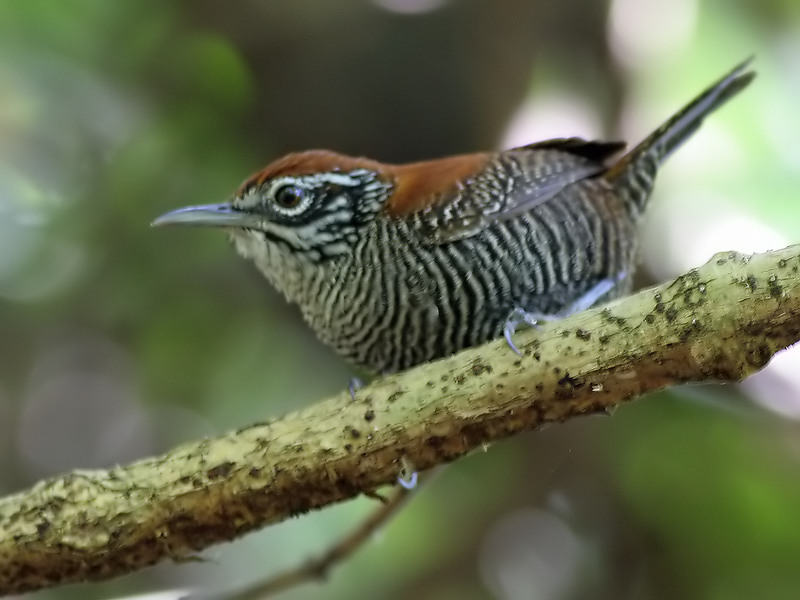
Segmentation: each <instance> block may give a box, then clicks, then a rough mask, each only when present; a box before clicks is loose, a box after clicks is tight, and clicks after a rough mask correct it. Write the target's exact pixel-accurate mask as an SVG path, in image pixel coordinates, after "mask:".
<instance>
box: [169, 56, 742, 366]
mask: <svg viewBox="0 0 800 600" xmlns="http://www.w3.org/2000/svg"><path fill="white" fill-rule="evenodd" d="M748 62H749V61H748ZM754 75H755V74H754V72H753V71H749V70H747V62H745V63H743V64H741V65H739V66H737V67H736V68H735V69H734V70H733V71H731V72H730V73H729V74H727V75H726V76H725V77H723V78H722V79H721V80H719V81H718V82H717V83H715V84H714V85H712V86H711V87H710V88H708V89H707V90H706V91H704V92H703V93H702V94H700V96H698V97H697V98H696V99H695V100H693V101H692V102H691V103H689V104H688V105H687V106H686V107H685V108H684V109H683V110H681V111H680V112H678V113H677V114H676V115H675V116H673V117H672V118H671V119H669V120H668V121H667V122H666V123H665V124H664V125H662V126H661V127H659V128H658V129H656V130H655V131H654V132H653V133H651V134H650V135H649V136H648V137H647V138H646V139H645V140H644V141H643V142H641V143H640V144H639V145H638V146H636V147H635V148H633V149H632V150H631V151H629V152H628V153H627V154H624V155H623V156H621V157H620V158H618V159H616V160H614V156H615V155H617V154H619V153H620V152H621V151H622V149H623V148H624V146H625V144H624V143H622V142H601V141H585V140H583V139H580V138H574V137H573V138H564V139H552V140H547V141H543V142H538V143H534V144H530V145H528V146H522V147H520V148H513V149H511V150H504V151H501V152H494V153H488V152H487V153H474V154H464V155H461V156H453V157H448V158H441V159H437V160H430V161H425V162H416V163H410V164H403V165H391V164H384V163H380V162H377V161H374V160H370V159H366V158H353V157H350V156H344V155H342V154H337V153H335V152H330V151H326V150H311V151H307V152H299V153H295V154H289V155H287V156H284V157H283V158H280V159H278V160H276V161H275V162H273V163H271V164H269V165H267V167H265V168H264V169H262V170H261V171H258V172H257V173H255V174H254V175H253V176H251V177H250V178H249V179H247V180H246V181H245V182H244V183H243V184H242V186H241V187H240V188H239V189H238V191H237V192H236V193H235V194H234V196H233V198H232V199H231V200H230V201H228V202H225V203H222V204H210V205H204V206H189V207H186V208H181V209H178V210H175V211H173V212H169V213H167V214H165V215H163V216H161V217H159V218H158V219H156V220H155V221H154V223H153V224H154V225H203V226H215V227H223V228H225V229H227V230H228V232H229V233H230V235H231V239H232V240H233V243H234V244H235V246H236V249H237V250H238V251H239V253H240V254H242V255H243V256H245V257H247V258H250V259H252V260H253V261H254V262H255V264H256V266H257V267H258V269H259V270H260V271H261V272H262V273H263V274H264V276H265V277H266V278H267V279H268V280H269V281H270V282H271V283H272V285H274V286H275V287H276V288H277V289H278V290H280V291H281V292H282V293H283V294H284V295H285V296H286V298H287V299H288V300H289V301H290V302H293V303H296V304H297V305H298V306H299V307H300V310H301V311H302V314H303V316H304V317H305V320H306V321H307V322H308V324H309V325H310V326H311V327H312V329H314V331H315V332H316V333H317V334H318V335H319V337H320V338H321V339H322V341H323V342H325V343H326V344H329V345H331V346H332V347H333V348H335V349H336V350H337V351H338V352H339V353H341V354H342V355H344V356H345V357H346V358H347V359H349V360H350V361H351V362H353V363H354V364H355V365H357V366H359V367H361V368H365V369H367V370H369V371H373V372H383V373H386V372H393V371H398V370H401V369H405V368H407V367H410V366H412V365H415V364H418V363H421V362H424V361H428V360H431V359H435V358H438V357H441V356H446V355H449V354H452V353H454V352H457V351H458V350H460V349H462V348H466V347H469V346H474V345H477V344H480V343H482V342H485V341H487V340H490V339H492V338H495V337H498V336H500V335H501V334H502V333H503V332H504V331H505V332H506V334H507V337H508V338H509V340H510V332H512V331H513V327H514V326H515V325H516V324H517V323H519V322H521V321H527V322H529V323H535V322H538V321H541V320H543V319H547V318H557V317H562V316H566V315H567V314H570V313H572V312H575V311H577V310H580V309H583V308H588V307H589V306H592V305H595V304H597V303H600V302H605V301H608V300H611V299H614V298H617V297H619V296H621V295H623V294H625V293H627V292H629V290H630V287H631V275H632V272H633V270H634V268H635V265H636V260H637V238H638V236H639V223H640V221H641V218H642V214H643V213H644V211H645V208H646V206H647V199H648V197H649V195H650V191H651V189H652V186H653V181H654V178H655V174H656V171H657V169H658V167H659V165H660V164H661V162H662V161H663V160H664V159H665V158H666V157H667V156H668V155H669V154H670V152H672V151H673V150H674V149H675V148H677V147H678V146H680V145H681V144H682V143H683V142H684V141H685V140H686V139H687V138H688V137H689V136H690V135H691V134H692V133H694V132H695V130H696V129H697V128H698V127H699V125H700V123H701V122H702V120H703V118H704V117H705V116H706V115H708V114H709V113H710V112H712V111H714V110H715V109H717V108H719V107H720V106H721V105H722V104H724V103H725V102H726V101H727V100H728V99H730V98H731V97H732V96H734V95H735V94H737V93H738V92H739V91H741V90H742V89H743V88H744V87H746V86H747V85H748V84H749V83H750V81H751V80H752V79H753V77H754ZM512 348H513V345H512Z"/></svg>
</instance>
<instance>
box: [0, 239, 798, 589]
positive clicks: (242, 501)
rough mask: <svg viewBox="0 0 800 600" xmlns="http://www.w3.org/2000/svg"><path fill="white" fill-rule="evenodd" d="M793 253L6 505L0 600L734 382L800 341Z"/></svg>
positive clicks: (102, 575)
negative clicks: (571, 421) (518, 438)
mask: <svg viewBox="0 0 800 600" xmlns="http://www.w3.org/2000/svg"><path fill="white" fill-rule="evenodd" d="M799 269H800V246H792V247H789V248H786V249H784V250H780V251H776V252H768V253H764V254H758V255H754V256H752V257H746V256H742V255H739V254H736V253H724V254H719V255H717V256H715V257H714V258H713V259H712V260H711V261H710V262H709V263H707V264H706V265H704V266H703V267H701V268H698V269H694V270H692V271H690V272H689V273H687V274H685V275H683V276H681V277H679V278H678V279H676V280H674V281H672V282H670V283H667V284H664V285H661V286H659V287H657V288H653V289H650V290H645V291H643V292H640V293H638V294H636V295H634V296H631V297H628V298H625V299H622V300H619V301H617V302H615V303H613V304H611V305H608V306H607V307H605V308H600V309H593V310H590V311H586V312H584V313H580V314H577V315H574V316H572V317H570V318H567V319H564V320H563V321H559V322H556V323H550V324H547V325H545V326H543V327H542V328H541V329H536V330H527V331H522V332H520V333H518V334H517V335H516V336H515V341H516V343H517V345H518V347H519V348H520V349H521V350H522V351H523V353H524V356H523V357H521V358H520V357H518V356H516V355H515V354H513V353H512V352H510V351H509V349H508V348H507V347H506V345H505V342H504V341H502V340H497V341H494V342H491V343H488V344H486V345H484V346H481V347H478V348H474V349H470V350H466V351H464V352H461V353H459V354H457V355H455V356H453V357H451V358H447V359H444V360H440V361H437V362H435V363H430V364H425V365H421V366H419V367H417V368H414V369H412V370H409V371H407V372H405V373H400V374H398V375H394V376H390V377H385V378H383V379H380V380H377V381H375V382H374V383H372V384H371V385H369V386H367V387H365V388H364V389H362V390H360V391H359V392H358V393H357V396H356V401H353V400H351V399H350V396H349V394H348V393H347V392H346V391H345V392H343V393H341V394H339V395H337V396H335V397H333V398H330V399H327V400H325V401H323V402H320V403H318V404H315V405H314V406H311V407H309V408H307V409H304V410H301V411H298V412H294V413H291V414H288V415H286V416H284V417H281V418H278V419H273V420H270V421H268V422H265V423H259V424H255V425H252V426H250V427H246V428H243V429H240V430H239V431H236V432H232V433H228V434H226V435H221V436H219V437H216V438H212V439H206V440H203V441H200V442H194V443H189V444H185V445H183V446H180V447H178V448H176V449H174V450H173V451H171V452H169V453H168V454H166V455H164V456H160V457H155V458H148V459H145V460H141V461H138V462H135V463H132V464H130V465H126V466H121V467H116V468H113V469H110V470H107V471H101V470H97V471H80V472H74V473H72V474H69V475H65V476H63V477H58V478H55V479H51V480H48V481H43V482H40V483H38V484H37V485H35V486H34V487H33V488H31V489H30V490H27V491H24V492H22V493H19V494H17V495H13V496H9V497H6V498H3V499H0V593H6V594H7V593H16V592H21V591H26V590H33V589H38V588H42V587H46V586H52V585H56V584H60V583H67V582H75V581H85V580H100V579H106V578H109V577H114V576H116V575H121V574H123V573H127V572H130V571H133V570H136V569H140V568H142V567H144V566H147V565H151V564H153V563H155V562H158V561H160V560H163V559H165V558H172V559H181V558H185V557H187V556H189V555H191V554H193V553H194V552H197V551H199V550H202V549H203V548H205V547H207V546H209V545H211V544H214V543H218V542H222V541H226V540H230V539H232V538H234V537H237V536H239V535H241V534H243V533H245V532H247V531H251V530H253V529H255V528H258V527H263V526H264V525H267V524H269V523H275V522H277V521H281V520H283V519H286V518H288V517H290V516H292V515H296V514H298V513H302V512H305V511H307V510H310V509H314V508H320V507H322V506H325V505H327V504H331V503H333V502H339V501H341V500H344V499H347V498H352V497H354V496H356V495H358V494H362V493H370V492H372V491H373V490H375V489H376V488H378V487H379V486H381V485H385V484H389V483H392V482H393V481H394V480H395V477H396V476H397V474H398V472H400V470H401V469H402V468H403V467H402V465H403V462H404V461H407V462H409V463H410V464H413V465H414V466H415V467H416V468H417V469H419V470H425V469H429V468H431V467H432V466H434V465H437V464H440V463H443V462H447V461H450V460H453V459H455V458H457V457H459V456H461V455H463V454H465V453H467V452H469V451H470V450H472V449H473V448H476V447H478V446H481V445H483V444H487V443H490V442H493V441H494V440H497V439H500V438H504V437H507V436H509V435H512V434H515V433H518V432H520V431H524V430H528V429H534V428H536V427H539V426H541V425H543V424H545V423H550V422H560V421H564V420H565V419H568V418H571V417H574V416H577V415H582V414H586V413H592V412H597V411H603V410H607V409H608V408H610V407H613V406H615V405H617V404H619V403H621V402H623V401H626V400H630V399H632V398H635V397H637V396H640V395H641V394H644V393H645V392H649V391H652V390H657V389H661V388H664V387H666V386H669V385H671V384H674V383H678V382H685V381H709V380H718V381H719V380H722V381H738V380H741V379H743V378H745V377H747V376H748V375H750V374H752V373H754V372H755V371H757V370H759V369H760V368H762V367H763V366H764V365H765V364H766V363H767V361H768V360H769V359H770V357H771V356H772V355H773V354H774V353H775V352H776V351H778V350H780V349H782V348H784V347H786V346H788V345H790V344H792V343H794V342H795V341H796V340H797V339H798V338H800V273H798V270H799Z"/></svg>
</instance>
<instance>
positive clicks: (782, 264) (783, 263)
mask: <svg viewBox="0 0 800 600" xmlns="http://www.w3.org/2000/svg"><path fill="white" fill-rule="evenodd" d="M788 264H789V262H788V261H787V260H786V259H785V258H782V259H780V260H779V261H778V268H779V269H785V268H786V265H788Z"/></svg>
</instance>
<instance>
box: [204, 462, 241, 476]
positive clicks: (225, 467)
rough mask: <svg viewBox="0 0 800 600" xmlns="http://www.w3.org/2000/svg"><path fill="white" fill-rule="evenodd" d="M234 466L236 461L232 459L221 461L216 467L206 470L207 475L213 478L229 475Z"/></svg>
mask: <svg viewBox="0 0 800 600" xmlns="http://www.w3.org/2000/svg"><path fill="white" fill-rule="evenodd" d="M234 466H235V465H234V463H232V462H231V461H226V462H224V463H220V464H218V465H217V466H216V467H212V468H211V469H209V470H208V471H206V476H207V477H208V478H209V479H211V480H214V479H219V478H220V477H227V476H228V474H229V473H230V472H231V469H233V467H234Z"/></svg>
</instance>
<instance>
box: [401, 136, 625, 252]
mask: <svg viewBox="0 0 800 600" xmlns="http://www.w3.org/2000/svg"><path fill="white" fill-rule="evenodd" d="M624 146H625V144H624V143H623V142H595V141H585V140H582V139H580V138H566V139H554V140H547V141H544V142H538V143H536V144H531V145H528V146H522V147H520V148H514V149H512V150H506V151H504V152H501V153H499V154H498V155H497V157H496V158H495V159H493V160H492V161H490V162H489V163H488V164H487V165H486V166H485V169H486V171H485V172H483V173H479V174H476V176H474V177H473V178H471V179H469V180H468V181H467V182H466V183H465V184H464V185H462V186H459V188H457V189H455V190H453V191H452V192H451V193H450V194H447V195H445V196H443V197H441V198H440V199H439V201H437V202H435V203H433V204H431V205H430V206H427V207H425V209H424V210H421V211H419V212H417V213H416V214H415V215H413V222H414V224H415V225H416V227H417V229H418V231H419V232H420V234H421V235H422V236H423V238H424V239H425V240H426V241H427V242H428V243H432V244H444V243H448V242H452V241H455V240H458V239H463V238H467V237H470V236H473V235H475V234H477V233H478V232H480V231H481V230H482V229H484V228H485V227H487V226H489V225H490V224H491V223H493V222H496V221H505V220H509V219H514V218H516V217H518V216H519V215H521V214H524V213H527V212H529V211H531V210H533V209H534V208H536V207H537V206H541V205H542V204H544V203H545V202H548V201H550V200H553V199H554V198H556V197H557V196H558V194H559V192H561V191H562V190H563V189H564V188H565V187H567V186H569V185H571V184H573V183H577V182H579V181H582V180H584V179H587V178H590V177H594V176H597V175H599V174H601V173H603V172H605V171H606V169H607V168H608V167H607V164H606V161H607V160H608V159H609V158H610V157H611V156H613V155H614V154H617V153H618V152H619V151H620V150H622V148H624Z"/></svg>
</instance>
